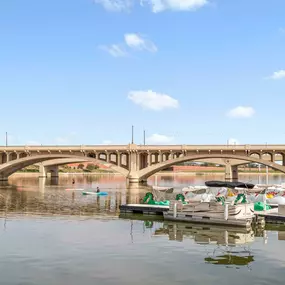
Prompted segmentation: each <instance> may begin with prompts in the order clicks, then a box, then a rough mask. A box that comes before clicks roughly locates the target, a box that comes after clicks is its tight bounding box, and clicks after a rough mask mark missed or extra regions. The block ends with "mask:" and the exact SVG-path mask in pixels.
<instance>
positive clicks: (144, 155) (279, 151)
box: [0, 144, 285, 183]
mask: <svg viewBox="0 0 285 285" xmlns="http://www.w3.org/2000/svg"><path fill="white" fill-rule="evenodd" d="M284 158H285V145H249V144H248V145H136V144H128V145H97V146H85V145H80V146H8V147H0V181H1V180H2V181H5V180H7V179H8V177H9V176H10V175H12V174H13V173H15V172H16V171H18V170H20V169H22V168H24V167H27V166H29V165H32V164H37V163H42V164H41V165H40V176H46V175H47V172H51V175H52V176H54V177H56V176H58V165H61V164H66V163H73V162H88V161H90V162H91V163H104V164H106V165H107V166H109V167H110V168H111V169H113V170H114V171H116V172H118V173H120V174H122V175H123V176H125V177H126V179H127V181H128V182H129V183H139V182H145V181H146V180H147V179H148V177H150V176H151V175H153V174H155V173H156V172H159V171H161V170H163V169H165V168H168V167H170V166H172V165H175V164H178V163H182V162H187V161H205V162H214V163H218V164H221V165H225V167H226V180H237V179H238V166H239V165H242V164H247V163H250V162H254V163H259V164H262V165H266V166H269V167H271V168H273V169H275V170H278V171H280V172H283V173H285V159H284ZM277 159H278V160H279V161H281V164H278V163H276V162H275V161H276V160H277Z"/></svg>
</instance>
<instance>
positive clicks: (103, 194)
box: [82, 191, 108, 196]
mask: <svg viewBox="0 0 285 285" xmlns="http://www.w3.org/2000/svg"><path fill="white" fill-rule="evenodd" d="M82 195H97V196H107V195H108V193H107V192H99V193H97V192H89V191H84V192H82Z"/></svg>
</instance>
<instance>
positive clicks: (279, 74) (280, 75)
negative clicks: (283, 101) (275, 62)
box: [269, 70, 285, 80]
mask: <svg viewBox="0 0 285 285" xmlns="http://www.w3.org/2000/svg"><path fill="white" fill-rule="evenodd" d="M269 79H273V80H279V79H285V70H279V71H276V72H274V73H273V74H272V75H271V76H269Z"/></svg>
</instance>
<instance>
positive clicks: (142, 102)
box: [128, 90, 179, 111]
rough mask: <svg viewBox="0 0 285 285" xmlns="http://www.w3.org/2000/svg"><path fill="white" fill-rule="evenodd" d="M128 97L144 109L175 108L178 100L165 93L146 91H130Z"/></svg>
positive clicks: (177, 105)
mask: <svg viewBox="0 0 285 285" xmlns="http://www.w3.org/2000/svg"><path fill="white" fill-rule="evenodd" d="M128 98H129V99H130V100H131V101H132V102H133V103H134V104H137V105H139V106H141V107H143V108H145V109H151V110H154V111H161V110H163V109H175V108H178V107H179V102H178V100H176V99H174V98H172V97H170V96H169V95H166V94H160V93H156V92H154V91H152V90H148V91H131V92H129V95H128Z"/></svg>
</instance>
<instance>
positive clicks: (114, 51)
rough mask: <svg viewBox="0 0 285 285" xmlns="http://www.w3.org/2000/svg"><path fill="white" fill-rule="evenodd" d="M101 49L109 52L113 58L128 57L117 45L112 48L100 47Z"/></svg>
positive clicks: (111, 46)
mask: <svg viewBox="0 0 285 285" xmlns="http://www.w3.org/2000/svg"><path fill="white" fill-rule="evenodd" d="M99 48H100V49H102V50H104V51H106V52H108V53H109V54H110V55H111V56H113V57H125V56H127V55H128V53H127V52H126V51H125V49H124V48H123V47H121V46H120V45H116V44H113V45H110V46H100V47H99Z"/></svg>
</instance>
